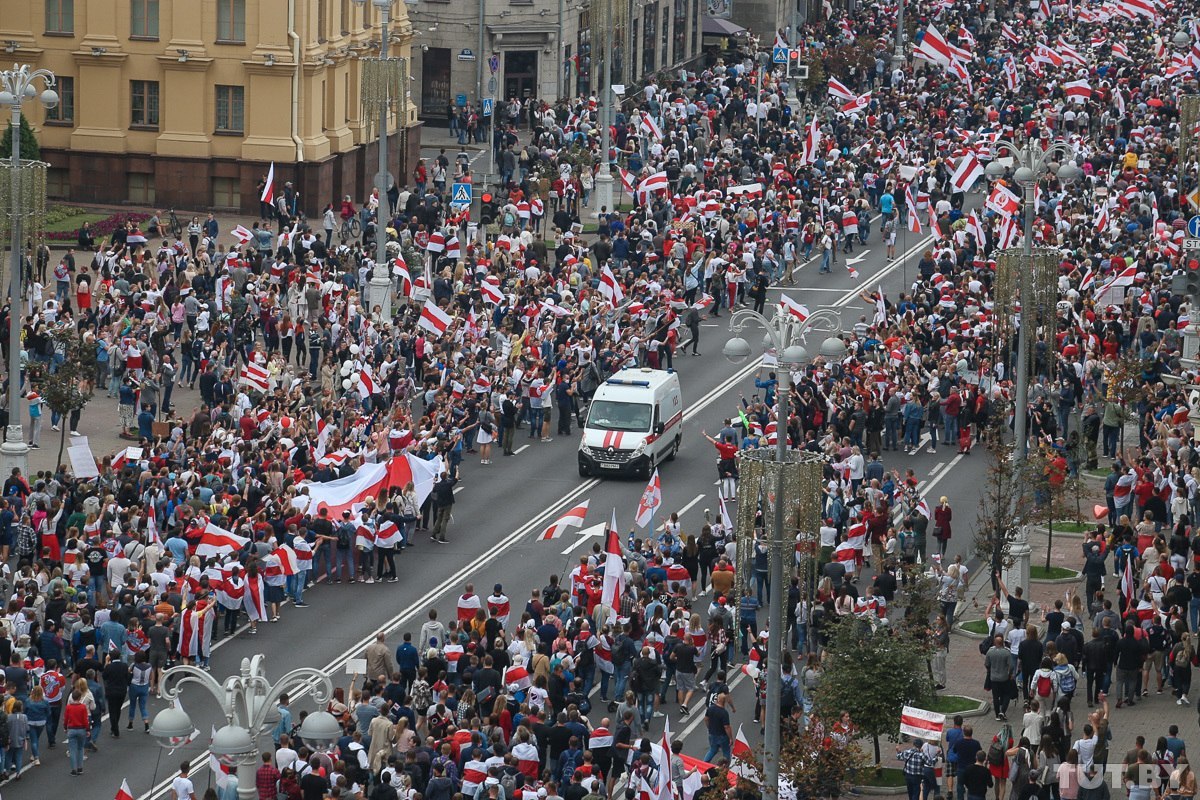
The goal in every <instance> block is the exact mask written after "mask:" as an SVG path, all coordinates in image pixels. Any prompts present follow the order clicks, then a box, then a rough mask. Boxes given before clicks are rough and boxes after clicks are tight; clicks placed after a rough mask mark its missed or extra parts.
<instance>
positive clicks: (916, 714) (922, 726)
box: [900, 706, 946, 742]
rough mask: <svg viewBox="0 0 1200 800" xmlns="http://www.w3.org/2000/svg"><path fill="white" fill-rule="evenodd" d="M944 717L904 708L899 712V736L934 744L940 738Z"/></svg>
mask: <svg viewBox="0 0 1200 800" xmlns="http://www.w3.org/2000/svg"><path fill="white" fill-rule="evenodd" d="M945 727H946V715H945V714H937V713H935V712H933V711H926V710H924V709H922V708H914V707H912V706H905V707H904V708H903V709H902V710H901V711H900V735H901V736H912V737H914V738H917V739H926V740H928V741H932V742H936V741H939V740H940V739H941V738H942V731H943V729H944V728H945Z"/></svg>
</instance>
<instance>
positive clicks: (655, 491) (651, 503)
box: [634, 468, 662, 528]
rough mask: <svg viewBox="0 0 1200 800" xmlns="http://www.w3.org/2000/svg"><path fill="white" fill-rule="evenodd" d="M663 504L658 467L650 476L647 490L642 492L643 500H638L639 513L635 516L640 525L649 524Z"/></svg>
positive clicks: (641, 526)
mask: <svg viewBox="0 0 1200 800" xmlns="http://www.w3.org/2000/svg"><path fill="white" fill-rule="evenodd" d="M661 505H662V482H661V481H660V480H659V478H658V469H657V468H655V470H654V474H653V475H651V476H650V482H649V483H647V484H646V490H645V491H644V492H642V498H641V500H639V501H638V507H637V513H636V514H635V516H634V521H635V522H637V525H638V527H639V528H644V527H646V526H647V525H649V524H650V520H652V519H654V514H655V513H656V512H657V511H658V509H659V507H660V506H661Z"/></svg>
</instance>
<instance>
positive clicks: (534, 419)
mask: <svg viewBox="0 0 1200 800" xmlns="http://www.w3.org/2000/svg"><path fill="white" fill-rule="evenodd" d="M545 419H546V409H544V408H533V407H532V406H530V408H529V438H530V439H533V438H535V437H537V436H538V435H539V434H540V433H541V431H542V423H543V422H544V421H545Z"/></svg>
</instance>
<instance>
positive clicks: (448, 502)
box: [429, 472, 458, 544]
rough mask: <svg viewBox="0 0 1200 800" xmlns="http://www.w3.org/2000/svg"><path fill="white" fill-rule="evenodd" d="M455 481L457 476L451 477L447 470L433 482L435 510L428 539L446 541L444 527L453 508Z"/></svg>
mask: <svg viewBox="0 0 1200 800" xmlns="http://www.w3.org/2000/svg"><path fill="white" fill-rule="evenodd" d="M456 483H458V478H455V477H452V476H451V475H450V473H449V472H443V473H442V476H441V477H440V478H439V479H438V481H437V483H435V484H433V505H434V508H435V509H436V512H435V516H434V519H433V531H432V532H431V533H430V536H429V539H430V540H431V541H434V542H438V543H439V544H445V543H446V528H447V527H448V526H449V525H450V513H451V512H452V511H453V510H454V485H455V484H456Z"/></svg>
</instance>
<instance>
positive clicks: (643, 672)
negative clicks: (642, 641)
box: [630, 647, 662, 730]
mask: <svg viewBox="0 0 1200 800" xmlns="http://www.w3.org/2000/svg"><path fill="white" fill-rule="evenodd" d="M661 678H662V664H661V663H659V661H658V658H656V657H655V654H654V651H653V650H651V649H650V648H649V647H643V648H642V654H641V655H640V656H638V657H637V658H635V659H634V660H633V670H632V672H631V674H630V681H631V682H632V683H633V689H634V691H635V692H637V696H638V711H639V712H640V714H641V717H642V730H649V729H650V720H651V719H653V718H654V701H655V698H656V697H657V695H658V683H659V681H660V680H661Z"/></svg>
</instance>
